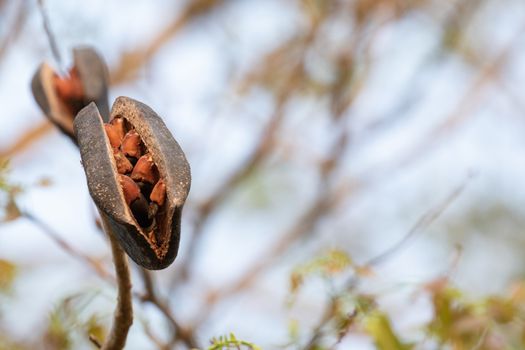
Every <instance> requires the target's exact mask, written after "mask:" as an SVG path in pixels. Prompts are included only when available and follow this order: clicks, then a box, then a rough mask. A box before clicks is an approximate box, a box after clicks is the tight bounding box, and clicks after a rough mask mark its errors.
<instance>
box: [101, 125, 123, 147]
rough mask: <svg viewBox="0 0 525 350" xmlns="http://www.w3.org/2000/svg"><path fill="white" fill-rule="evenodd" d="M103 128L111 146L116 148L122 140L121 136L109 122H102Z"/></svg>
mask: <svg viewBox="0 0 525 350" xmlns="http://www.w3.org/2000/svg"><path fill="white" fill-rule="evenodd" d="M104 129H105V130H106V135H108V139H109V143H110V144H111V147H113V148H118V147H119V146H120V143H121V142H122V138H121V137H120V136H119V135H118V131H117V130H116V128H115V127H114V126H113V125H111V124H104Z"/></svg>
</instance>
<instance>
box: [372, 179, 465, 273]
mask: <svg viewBox="0 0 525 350" xmlns="http://www.w3.org/2000/svg"><path fill="white" fill-rule="evenodd" d="M473 176H474V175H469V176H468V177H467V179H466V180H465V181H463V183H461V184H460V185H459V186H458V187H457V188H456V189H454V191H452V192H451V193H450V195H448V196H447V198H445V200H444V201H443V202H442V203H441V204H439V205H438V206H436V207H434V208H432V209H430V210H429V211H427V212H426V213H425V214H423V215H422V216H421V217H420V218H419V220H418V221H416V223H415V224H414V226H412V228H411V229H410V230H408V232H407V233H406V234H405V235H404V236H403V237H402V238H401V239H400V240H399V241H398V242H397V243H396V244H394V245H393V246H391V247H390V248H388V249H386V250H385V251H384V252H382V253H380V254H378V255H376V256H375V257H373V258H371V259H369V260H368V261H367V262H366V263H365V264H364V266H367V267H371V266H376V265H379V264H381V263H383V262H385V261H386V260H388V259H389V258H390V257H391V256H392V255H394V254H396V253H397V252H398V251H399V250H401V249H402V248H404V247H405V246H406V245H407V243H408V242H409V241H410V240H411V239H413V238H414V236H415V235H416V234H417V233H419V232H421V231H423V230H424V229H426V228H427V227H428V226H430V224H432V223H433V222H434V221H436V220H437V219H438V218H439V217H440V216H441V215H442V214H443V212H444V211H445V210H446V209H447V208H448V207H449V206H450V204H452V202H454V201H455V200H456V199H457V198H458V197H459V195H460V194H461V193H463V191H464V190H465V187H466V186H467V184H468V182H469V181H470V179H472V177H473Z"/></svg>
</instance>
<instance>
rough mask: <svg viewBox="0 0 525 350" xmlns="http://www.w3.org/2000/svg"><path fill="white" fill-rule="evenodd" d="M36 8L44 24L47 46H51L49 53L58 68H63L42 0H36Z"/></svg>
mask: <svg viewBox="0 0 525 350" xmlns="http://www.w3.org/2000/svg"><path fill="white" fill-rule="evenodd" d="M38 9H39V11H40V14H41V16H42V24H43V25H44V31H45V32H46V36H47V40H48V41H49V47H50V48H51V53H52V54H53V58H54V59H55V61H56V63H57V65H58V67H59V69H60V70H61V71H63V70H64V66H63V61H62V56H61V55H60V50H59V49H58V45H57V41H56V38H55V36H54V34H53V31H52V30H51V25H50V24H49V18H48V17H47V13H46V10H45V7H44V0H38ZM62 73H63V72H62Z"/></svg>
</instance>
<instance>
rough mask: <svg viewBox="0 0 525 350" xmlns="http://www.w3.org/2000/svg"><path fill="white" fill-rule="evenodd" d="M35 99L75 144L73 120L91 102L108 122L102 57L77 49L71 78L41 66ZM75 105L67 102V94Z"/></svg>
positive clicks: (34, 82)
mask: <svg viewBox="0 0 525 350" xmlns="http://www.w3.org/2000/svg"><path fill="white" fill-rule="evenodd" d="M31 90H32V91H33V96H34V98H35V100H36V102H37V103H38V105H39V106H40V108H41V109H42V111H43V112H44V114H45V115H46V117H47V118H48V119H49V120H50V121H51V122H52V123H53V124H55V125H56V126H58V127H59V128H60V130H62V132H64V133H65V134H66V135H67V136H69V137H70V138H71V139H72V140H73V141H75V138H74V131H73V120H74V119H75V115H76V114H77V112H78V111H79V110H80V109H82V108H83V107H85V106H87V105H88V104H89V103H91V102H95V103H96V104H97V106H98V108H99V111H100V113H101V115H102V117H103V118H104V120H107V119H108V117H109V103H108V97H107V95H108V70H107V67H106V64H105V63H104V61H103V59H102V58H101V56H100V55H99V54H98V53H97V52H96V51H95V50H94V49H93V48H91V47H77V48H74V49H73V67H72V68H71V71H70V75H69V76H68V77H63V78H61V77H59V76H58V75H57V73H56V72H55V71H54V70H53V68H51V66H49V65H48V64H47V63H43V64H41V65H40V67H39V68H38V70H37V71H36V72H35V74H34V76H33V80H32V81H31ZM68 93H69V94H70V95H71V97H72V99H73V101H65V100H64V97H63V96H64V94H68Z"/></svg>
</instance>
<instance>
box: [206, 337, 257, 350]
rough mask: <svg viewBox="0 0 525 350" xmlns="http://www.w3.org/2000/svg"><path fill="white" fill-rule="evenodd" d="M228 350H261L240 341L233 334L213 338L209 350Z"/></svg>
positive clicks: (251, 344)
mask: <svg viewBox="0 0 525 350" xmlns="http://www.w3.org/2000/svg"><path fill="white" fill-rule="evenodd" d="M226 349H235V350H240V349H250V350H261V348H260V347H258V346H257V345H255V344H253V343H250V342H247V341H245V340H240V339H237V338H236V337H235V335H234V334H233V333H230V335H227V336H220V337H219V338H213V339H212V340H211V345H210V346H209V347H208V348H207V350H226Z"/></svg>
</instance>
